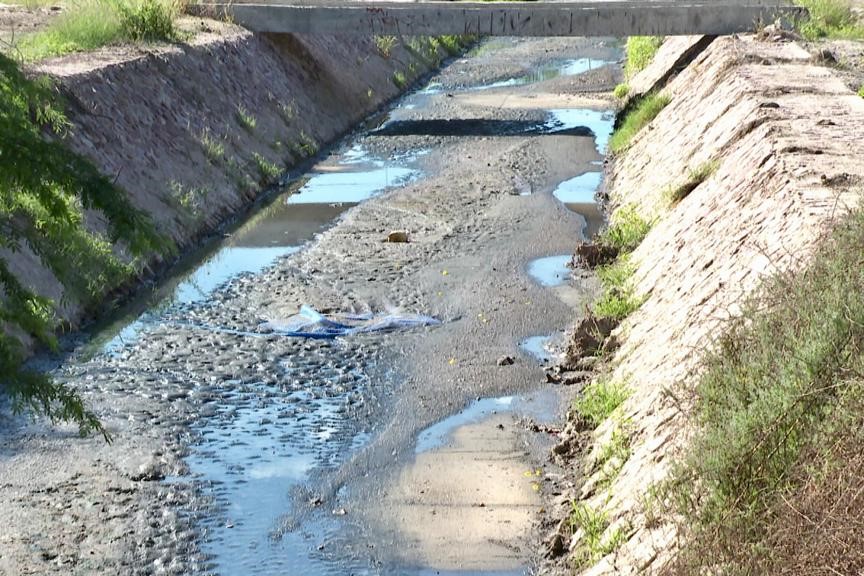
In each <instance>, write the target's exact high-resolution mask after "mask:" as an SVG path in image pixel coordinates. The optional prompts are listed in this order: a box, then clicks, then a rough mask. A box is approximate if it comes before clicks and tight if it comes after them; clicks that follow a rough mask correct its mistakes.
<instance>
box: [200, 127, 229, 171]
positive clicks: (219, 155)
mask: <svg viewBox="0 0 864 576" xmlns="http://www.w3.org/2000/svg"><path fill="white" fill-rule="evenodd" d="M198 141H199V142H200V143H201V148H202V149H203V150H204V155H205V156H207V160H209V161H210V163H211V164H213V165H214V166H218V165H219V164H221V163H222V162H224V161H225V145H224V144H222V142H220V141H219V140H218V139H217V138H215V137H213V135H211V134H210V131H209V130H205V131H203V132H201V135H200V136H199V137H198Z"/></svg>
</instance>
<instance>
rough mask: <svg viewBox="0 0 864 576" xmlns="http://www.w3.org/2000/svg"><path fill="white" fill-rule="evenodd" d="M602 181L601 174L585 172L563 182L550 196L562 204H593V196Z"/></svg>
mask: <svg viewBox="0 0 864 576" xmlns="http://www.w3.org/2000/svg"><path fill="white" fill-rule="evenodd" d="M602 180H603V173H602V172H587V173H585V174H582V175H580V176H576V177H575V178H571V179H569V180H565V181H564V182H562V183H561V184H559V185H558V187H557V188H556V189H555V191H554V192H553V193H552V194H554V196H555V197H556V198H557V199H558V200H560V201H561V202H562V203H563V204H594V203H595V202H594V194H595V193H596V192H597V189H598V188H600V182H601V181H602Z"/></svg>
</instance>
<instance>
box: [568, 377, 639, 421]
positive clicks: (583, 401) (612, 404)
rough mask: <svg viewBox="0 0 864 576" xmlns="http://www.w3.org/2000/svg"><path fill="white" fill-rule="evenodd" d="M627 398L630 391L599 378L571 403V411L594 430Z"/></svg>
mask: <svg viewBox="0 0 864 576" xmlns="http://www.w3.org/2000/svg"><path fill="white" fill-rule="evenodd" d="M629 396H630V391H629V390H628V389H627V386H625V385H624V384H622V383H620V382H612V381H609V380H605V379H602V378H601V379H599V380H595V381H594V382H592V383H591V384H589V385H588V386H586V387H585V389H584V390H583V391H582V394H580V395H579V396H578V397H577V398H576V400H575V401H574V402H573V409H574V410H575V411H576V413H577V414H578V415H579V416H580V417H581V418H582V419H583V420H584V421H585V422H586V423H587V424H589V425H590V426H592V427H594V428H596V427H597V426H599V425H600V423H601V422H603V421H604V420H605V419H606V418H608V417H609V416H610V415H611V414H612V412H614V411H615V409H616V408H618V406H620V405H621V404H622V403H623V402H624V401H625V400H626V399H627V398H628V397H629Z"/></svg>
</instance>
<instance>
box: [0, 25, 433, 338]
mask: <svg viewBox="0 0 864 576" xmlns="http://www.w3.org/2000/svg"><path fill="white" fill-rule="evenodd" d="M201 25H202V28H203V29H205V30H206V31H204V32H201V33H199V34H197V35H196V38H195V39H194V40H193V41H190V42H189V43H188V44H184V45H179V46H172V47H162V48H155V49H151V50H149V51H146V52H140V51H135V52H134V53H131V54H130V53H123V52H122V51H121V52H120V53H118V50H117V49H103V51H101V52H97V53H93V54H85V55H72V56H68V57H64V58H59V59H55V60H50V61H47V62H45V63H43V64H41V65H40V66H39V67H38V69H37V70H36V71H37V72H39V73H45V74H48V75H49V76H51V77H52V78H54V79H55V80H56V81H57V84H58V86H59V89H60V91H61V92H62V93H63V94H64V96H65V98H66V100H67V105H68V115H69V119H70V120H71V121H72V124H73V126H74V128H73V130H72V132H71V134H70V135H69V137H68V138H67V140H66V142H67V144H68V145H69V146H70V147H71V148H72V149H73V150H74V151H76V152H78V153H81V154H83V155H84V156H86V157H87V158H89V159H90V160H91V161H93V162H94V163H95V165H96V166H97V167H98V168H99V169H100V170H101V171H102V173H103V174H105V175H107V176H108V177H109V178H111V179H112V180H115V181H116V183H117V184H118V185H119V186H120V187H121V188H123V189H125V190H126V191H127V192H128V193H129V195H130V196H131V199H132V202H133V204H134V205H136V206H138V207H140V208H142V209H143V210H145V211H146V212H147V213H148V214H150V216H151V217H152V218H153V220H154V222H155V223H156V225H157V228H158V229H159V230H160V231H161V232H162V233H164V234H166V235H167V236H168V237H170V238H171V239H173V241H174V242H175V243H176V244H177V245H178V247H179V249H180V251H181V252H182V251H183V250H184V249H186V248H188V247H189V246H190V245H191V244H193V243H194V242H195V241H196V240H197V239H199V238H200V237H201V236H202V235H203V234H206V233H208V232H211V231H213V230H214V229H215V228H217V227H218V226H220V225H221V224H223V223H224V222H225V221H226V220H229V219H231V218H232V217H234V216H236V215H238V214H239V213H242V212H243V211H244V209H245V208H247V207H248V206H249V205H250V204H251V201H252V200H254V199H255V198H256V196H257V195H258V194H259V193H260V192H261V190H262V189H263V188H264V187H265V186H266V185H267V184H270V183H272V182H273V181H274V180H275V179H276V176H277V175H278V173H279V172H282V171H284V170H285V169H286V168H289V167H291V166H294V165H297V164H298V163H300V162H302V161H303V160H304V159H305V158H307V157H309V156H310V155H312V154H314V153H315V152H316V151H317V150H318V149H319V147H321V146H322V145H325V144H327V143H329V142H332V141H333V140H334V139H336V138H337V137H339V136H340V135H342V134H344V133H345V132H346V131H348V130H350V129H351V128H352V127H353V126H354V125H356V124H357V123H358V122H359V121H360V120H362V119H363V118H364V117H366V116H367V115H368V114H370V113H372V112H373V111H375V110H376V109H378V108H379V107H380V106H381V105H382V104H383V103H385V102H386V101H388V100H389V99H391V98H393V97H394V96H397V95H398V94H399V93H400V92H401V90H402V89H403V88H404V86H405V84H407V83H409V82H411V81H412V80H413V79H415V78H417V77H418V76H420V75H422V74H424V73H425V72H427V71H428V70H429V69H430V67H431V66H433V65H435V64H437V62H438V61H440V59H442V58H444V57H446V56H447V54H446V52H445V50H444V49H443V48H442V47H440V46H439V45H438V44H437V43H435V44H434V45H433V44H431V43H430V41H429V40H428V39H424V40H419V39H418V40H414V41H410V42H407V41H406V42H397V43H395V45H392V46H390V45H386V44H385V45H382V46H379V45H377V44H376V42H375V39H373V38H365V37H357V36H348V37H344V38H341V37H340V38H337V37H332V36H331V37H324V36H315V37H302V38H301V37H295V36H288V35H284V36H273V37H265V36H262V35H255V34H252V33H250V32H248V31H246V30H243V29H241V28H238V27H235V26H230V25H226V24H223V23H219V22H213V21H202V24H201ZM394 40H395V39H394ZM408 46H411V48H410V49H409V48H408ZM91 222H92V223H93V225H94V227H96V228H97V229H98V227H99V217H98V215H97V214H92V215H91ZM9 260H10V265H11V267H12V269H13V271H14V273H15V274H16V275H17V276H18V277H19V278H20V279H21V280H22V281H23V282H24V283H25V284H26V285H29V286H33V287H34V288H35V289H36V290H37V291H38V292H40V293H42V294H43V295H46V296H49V297H51V298H52V299H54V300H55V301H56V302H61V300H62V301H63V309H62V315H63V316H64V317H65V318H66V319H67V320H70V321H72V322H73V323H75V321H76V320H79V319H80V317H81V314H82V313H83V312H84V311H82V310H81V309H80V306H79V305H78V304H77V303H76V302H75V301H74V300H69V299H63V288H62V286H61V285H60V284H59V282H58V281H57V280H56V278H54V276H53V275H52V274H51V272H50V271H49V270H48V269H46V268H45V267H43V266H42V265H41V263H40V262H39V261H38V258H36V257H35V256H34V255H33V254H32V253H30V252H28V251H26V250H25V251H22V252H21V253H18V254H14V255H11V256H10V257H9ZM149 264H150V266H151V267H152V266H153V265H158V264H161V259H160V258H159V257H158V256H154V258H153V260H152V261H151V262H150V263H149ZM145 272H146V270H145Z"/></svg>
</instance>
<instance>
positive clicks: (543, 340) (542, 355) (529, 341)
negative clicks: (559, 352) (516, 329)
mask: <svg viewBox="0 0 864 576" xmlns="http://www.w3.org/2000/svg"><path fill="white" fill-rule="evenodd" d="M557 339H558V338H557V335H556V336H531V337H530V338H526V339H525V340H523V341H522V342H520V343H519V348H520V349H521V350H522V351H523V352H525V353H526V354H528V355H529V356H531V357H532V358H534V359H535V360H537V362H539V363H540V364H548V363H549V361H550V360H551V359H552V357H553V356H555V353H554V352H552V350H551V347H552V345H553V343H554V342H555V340H557Z"/></svg>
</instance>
